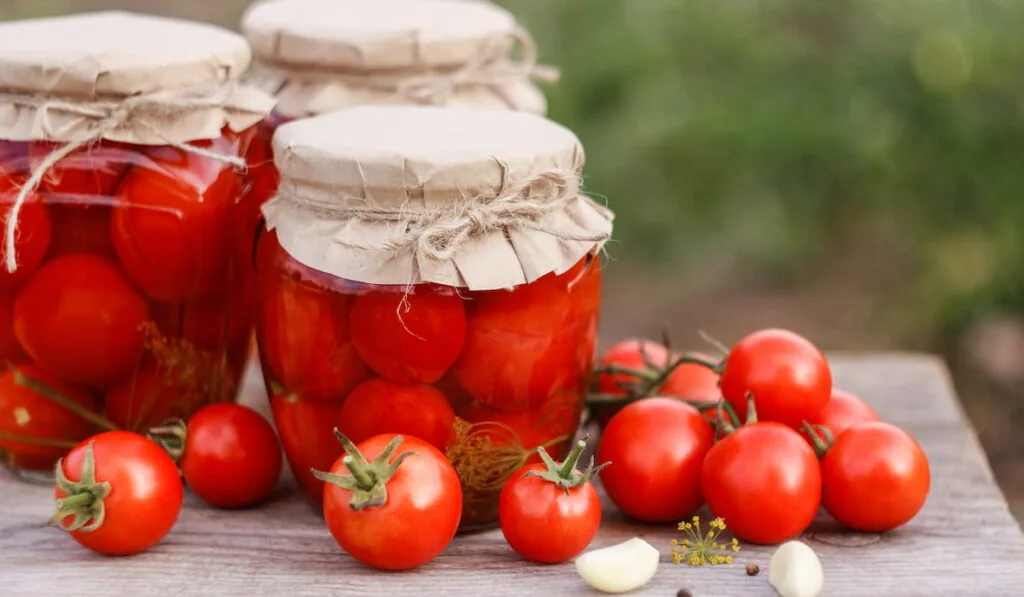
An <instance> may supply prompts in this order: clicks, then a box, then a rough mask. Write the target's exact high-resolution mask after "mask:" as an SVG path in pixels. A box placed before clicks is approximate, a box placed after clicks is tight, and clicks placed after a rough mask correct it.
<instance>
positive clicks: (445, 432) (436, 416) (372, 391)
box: [338, 377, 455, 451]
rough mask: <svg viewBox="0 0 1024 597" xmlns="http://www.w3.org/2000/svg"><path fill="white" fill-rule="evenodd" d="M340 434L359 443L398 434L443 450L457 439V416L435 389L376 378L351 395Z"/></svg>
mask: <svg viewBox="0 0 1024 597" xmlns="http://www.w3.org/2000/svg"><path fill="white" fill-rule="evenodd" d="M338 431H340V432H341V433H342V434H343V435H345V436H346V437H348V438H349V439H351V440H352V442H353V443H356V444H358V443H361V442H363V441H366V440H368V439H370V438H371V437H373V436H375V435H380V434H382V433H397V434H400V435H403V436H412V437H415V438H417V439H421V440H423V441H425V442H427V443H428V444H430V445H432V446H434V447H435V448H437V449H438V450H442V451H444V450H445V449H446V448H447V447H448V444H450V443H451V442H452V440H454V439H455V413H454V412H453V411H452V407H451V405H450V404H448V400H447V399H446V398H445V396H444V394H442V393H441V391H440V390H438V389H437V388H434V387H433V386H429V385H426V384H400V383H395V382H393V381H388V380H386V379H384V378H382V377H375V378H373V379H370V380H367V381H365V382H363V383H362V384H360V385H359V386H357V387H356V389H354V390H352V393H351V394H349V396H348V398H347V399H346V400H345V404H343V405H342V407H341V414H340V415H339V416H338Z"/></svg>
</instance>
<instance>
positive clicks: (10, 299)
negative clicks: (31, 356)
mask: <svg viewBox="0 0 1024 597" xmlns="http://www.w3.org/2000/svg"><path fill="white" fill-rule="evenodd" d="M14 296H15V294H14V292H13V291H11V290H8V289H6V288H4V289H3V290H0V363H11V364H18V363H21V362H22V361H25V360H27V359H28V356H27V355H26V354H25V351H24V350H22V349H21V344H19V343H18V338H17V337H16V336H15V335H14Z"/></svg>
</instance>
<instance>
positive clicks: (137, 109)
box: [0, 81, 245, 273]
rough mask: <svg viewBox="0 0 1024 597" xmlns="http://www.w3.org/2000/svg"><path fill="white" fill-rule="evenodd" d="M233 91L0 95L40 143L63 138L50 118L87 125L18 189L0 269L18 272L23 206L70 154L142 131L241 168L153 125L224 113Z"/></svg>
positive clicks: (230, 87) (231, 158) (225, 87)
mask: <svg viewBox="0 0 1024 597" xmlns="http://www.w3.org/2000/svg"><path fill="white" fill-rule="evenodd" d="M237 89H238V84H237V82H234V81H232V82H228V83H226V84H222V85H218V86H216V87H207V88H202V89H179V90H164V91H160V92H155V93H150V94H139V95H134V96H131V97H127V98H117V99H110V100H93V101H75V100H72V99H65V98H59V97H52V96H46V95H39V94H28V93H25V94H19V93H11V92H0V105H6V106H13V107H15V108H24V109H29V110H31V111H32V112H34V114H35V119H36V124H37V125H38V128H39V129H40V130H41V131H42V132H43V138H44V139H45V140H50V139H61V137H62V136H61V135H60V134H57V133H56V132H55V131H54V129H55V128H56V127H55V126H54V125H53V124H52V123H51V117H52V116H54V115H58V114H59V115H60V116H62V117H67V116H71V117H74V118H75V119H76V120H77V121H79V122H82V123H84V124H85V125H86V126H85V128H86V130H85V132H84V133H81V134H78V135H76V136H75V138H74V139H73V140H70V141H66V140H63V139H61V141H64V144H63V145H60V146H58V147H57V148H56V149H54V150H53V151H52V152H51V153H50V154H49V155H47V157H46V158H45V159H43V160H42V161H40V162H39V163H38V164H37V165H36V166H35V167H34V168H33V170H32V173H31V175H30V176H29V177H28V179H27V180H26V181H25V183H24V184H22V185H20V188H18V192H17V195H16V196H15V198H14V202H13V204H12V205H11V208H10V211H9V212H8V214H7V221H6V223H5V226H4V231H3V232H4V245H3V247H4V251H3V252H4V257H5V258H4V267H5V268H6V270H7V271H8V272H10V273H13V272H15V271H16V270H17V269H18V257H17V245H16V242H15V241H16V239H17V235H18V220H19V216H20V214H21V210H22V208H23V207H24V205H25V203H26V202H27V201H28V199H29V197H31V196H32V194H33V193H34V192H35V191H36V189H37V188H38V187H39V185H40V184H41V183H42V181H43V179H44V178H45V177H46V174H47V172H48V171H49V170H50V169H51V168H52V167H54V166H55V165H56V164H57V163H58V162H60V161H61V160H63V159H64V158H66V157H68V156H69V155H71V154H72V153H74V152H75V151H77V150H79V149H82V148H84V147H87V146H89V145H90V144H92V143H95V142H97V141H99V140H101V139H103V138H105V137H107V136H109V135H111V134H112V133H116V132H117V131H119V130H122V129H125V128H133V129H136V130H145V131H147V132H148V133H152V134H153V135H155V136H156V137H157V138H160V139H163V144H164V145H167V146H170V147H175V148H177V149H180V150H182V151H185V152H188V153H191V154H195V155H198V156H202V157H205V158H209V159H211V160H216V161H219V162H223V163H225V164H229V165H231V166H233V167H236V168H244V167H245V160H243V159H242V158H241V157H239V156H236V155H224V154H220V153H217V152H213V151H209V150H207V149H205V148H202V147H198V146H196V145H193V144H191V143H189V142H188V141H182V140H178V139H172V138H169V135H165V134H163V133H162V132H161V127H160V126H159V124H158V123H166V122H173V121H174V119H175V118H176V117H184V116H187V115H189V114H190V113H193V112H195V111H201V110H206V109H211V108H221V107H224V106H225V105H226V104H228V103H229V100H230V98H232V96H233V95H234V94H235V92H236V91H237Z"/></svg>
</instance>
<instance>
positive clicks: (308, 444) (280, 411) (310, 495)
mask: <svg viewBox="0 0 1024 597" xmlns="http://www.w3.org/2000/svg"><path fill="white" fill-rule="evenodd" d="M270 408H271V411H272V412H273V414H274V424H275V425H276V426H277V432H278V434H279V436H280V438H281V446H282V447H283V448H284V454H285V457H286V458H287V460H288V467H289V468H290V469H291V471H292V476H294V477H295V481H296V482H297V483H298V485H299V489H301V490H302V494H303V495H304V496H305V497H306V499H307V500H308V501H309V502H310V503H312V504H314V505H315V506H318V507H319V506H320V505H321V504H322V503H323V499H324V483H323V481H320V480H319V479H317V478H316V477H314V476H313V473H311V472H310V469H316V470H318V471H326V470H329V469H330V467H331V465H332V464H334V461H335V460H337V459H338V457H339V456H340V455H341V453H342V449H341V445H340V444H338V438H336V437H335V436H334V424H335V421H337V420H338V417H339V415H340V414H341V404H340V403H337V402H322V401H319V400H306V399H303V398H299V397H298V396H296V395H295V394H279V395H274V394H271V398H270Z"/></svg>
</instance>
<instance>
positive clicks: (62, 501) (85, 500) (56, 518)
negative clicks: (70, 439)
mask: <svg viewBox="0 0 1024 597" xmlns="http://www.w3.org/2000/svg"><path fill="white" fill-rule="evenodd" d="M54 475H55V476H56V482H57V488H58V489H60V490H61V491H62V492H64V493H65V494H67V495H66V497H63V498H59V499H57V502H56V506H57V511H56V512H55V513H54V514H53V516H52V517H51V518H50V522H49V524H50V525H54V526H57V527H59V528H60V529H61V530H63V531H67V532H69V533H71V532H75V531H80V532H82V533H90V532H92V531H95V530H96V529H98V528H100V527H101V526H103V521H104V520H105V519H106V507H105V506H104V503H103V500H104V498H106V497H107V496H108V495H110V491H111V487H110V483H108V482H107V481H103V482H97V481H96V458H95V455H94V454H93V443H92V442H89V443H88V444H86V446H85V456H84V458H83V460H82V480H81V481H71V480H70V479H68V477H67V475H66V474H64V459H63V458H61V459H60V460H59V461H57V466H56V470H55V471H54ZM68 517H71V518H73V520H72V521H71V522H70V523H68V524H64V522H63V521H64V520H66V519H67V518H68Z"/></svg>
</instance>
